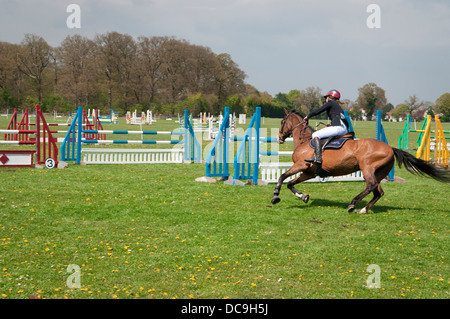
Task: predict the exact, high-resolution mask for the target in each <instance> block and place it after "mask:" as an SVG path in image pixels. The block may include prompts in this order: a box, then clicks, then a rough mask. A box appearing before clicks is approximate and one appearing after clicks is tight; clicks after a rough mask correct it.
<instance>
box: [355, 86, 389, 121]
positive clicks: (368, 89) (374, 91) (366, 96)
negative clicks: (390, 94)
mask: <svg viewBox="0 0 450 319" xmlns="http://www.w3.org/2000/svg"><path fill="white" fill-rule="evenodd" d="M358 92H359V95H358V98H357V100H356V102H357V103H358V105H359V107H360V108H363V109H364V110H366V114H367V118H368V119H371V118H372V116H373V114H374V113H375V112H376V111H377V110H381V109H382V108H383V106H385V105H386V103H387V100H386V95H385V91H384V90H383V89H382V88H380V87H379V86H377V85H376V84H375V83H367V84H365V85H364V86H363V87H361V88H359V89H358Z"/></svg>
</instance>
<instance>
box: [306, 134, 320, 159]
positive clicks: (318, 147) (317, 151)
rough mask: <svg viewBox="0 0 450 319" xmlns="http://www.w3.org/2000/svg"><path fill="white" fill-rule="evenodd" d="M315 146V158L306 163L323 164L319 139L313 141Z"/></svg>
mask: <svg viewBox="0 0 450 319" xmlns="http://www.w3.org/2000/svg"><path fill="white" fill-rule="evenodd" d="M313 145H314V156H313V157H311V158H307V159H305V162H308V163H312V162H314V163H317V164H322V147H321V145H320V140H319V138H318V137H315V138H314V139H313Z"/></svg>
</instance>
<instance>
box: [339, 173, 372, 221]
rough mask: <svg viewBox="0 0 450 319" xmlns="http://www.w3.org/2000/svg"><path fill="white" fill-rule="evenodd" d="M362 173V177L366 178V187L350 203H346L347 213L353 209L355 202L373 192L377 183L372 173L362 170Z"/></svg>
mask: <svg viewBox="0 0 450 319" xmlns="http://www.w3.org/2000/svg"><path fill="white" fill-rule="evenodd" d="M363 174H364V178H365V179H366V188H365V189H364V190H363V191H362V192H361V193H360V194H358V195H357V196H356V197H355V198H353V199H352V201H351V203H350V205H348V207H347V211H348V212H349V213H351V212H352V211H353V210H354V209H355V206H356V204H358V203H359V202H360V201H361V200H362V199H363V198H364V197H366V196H367V195H368V194H369V193H371V192H373V191H374V190H375V189H376V188H377V187H378V185H379V183H378V182H377V179H376V177H375V175H374V174H368V173H367V172H363Z"/></svg>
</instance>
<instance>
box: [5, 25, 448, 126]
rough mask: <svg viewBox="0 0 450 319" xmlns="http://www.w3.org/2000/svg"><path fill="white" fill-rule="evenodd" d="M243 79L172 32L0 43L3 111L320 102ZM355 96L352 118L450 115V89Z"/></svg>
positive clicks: (218, 57) (250, 108) (369, 87)
mask: <svg viewBox="0 0 450 319" xmlns="http://www.w3.org/2000/svg"><path fill="white" fill-rule="evenodd" d="M246 77H247V75H246V74H245V72H244V71H243V70H241V69H240V68H239V66H238V65H237V64H236V63H235V62H234V61H233V60H232V58H231V56H230V55H229V54H227V53H220V54H216V53H214V52H212V51H211V49H210V48H208V47H205V46H200V45H194V44H191V43H189V42H188V41H186V40H182V39H176V38H174V37H167V36H153V37H146V36H140V37H138V38H136V39H135V38H133V37H131V36H130V35H127V34H122V33H118V32H108V33H105V34H99V35H97V36H95V38H94V39H89V38H86V37H83V36H80V35H73V36H68V37H66V38H65V39H64V40H63V41H62V43H61V44H60V45H59V46H58V47H52V46H50V45H49V44H48V43H47V41H46V40H45V39H44V38H43V37H40V36H38V35H35V34H25V36H24V39H23V40H22V42H21V43H20V44H12V43H8V42H0V90H1V92H0V93H1V96H0V109H2V110H5V109H6V108H10V109H11V108H14V107H17V108H19V109H20V108H25V107H28V108H30V107H33V106H34V105H35V104H37V103H39V104H41V107H42V109H43V110H44V111H46V112H49V111H57V112H63V113H70V112H71V111H73V110H75V109H76V107H77V106H80V105H81V106H84V107H86V108H96V109H100V110H103V111H109V109H113V110H115V111H116V112H119V113H120V114H124V113H125V112H127V111H133V110H138V111H141V110H142V111H145V110H147V109H150V110H152V111H153V112H154V113H155V114H165V115H176V114H177V113H182V112H183V110H185V109H187V110H189V111H190V112H192V113H193V114H196V115H197V114H198V113H199V112H210V113H211V114H214V115H217V114H219V112H220V111H222V110H223V107H224V106H229V107H230V108H231V110H232V112H235V113H236V114H238V113H247V114H249V115H250V114H252V113H253V112H254V108H255V107H256V106H261V107H262V113H263V116H268V117H282V116H283V115H284V111H283V108H287V109H296V110H298V111H300V112H301V113H302V114H307V113H309V112H310V111H311V110H312V109H314V108H317V107H319V106H320V105H321V103H323V97H322V95H323V92H322V90H321V89H320V88H319V87H314V86H311V87H308V88H306V89H304V90H291V91H290V92H288V93H281V92H280V93H278V94H276V95H275V96H274V97H272V96H271V95H270V94H269V93H267V92H260V91H258V90H257V89H256V88H255V87H254V86H252V85H251V84H248V83H246V82H245V79H246ZM358 93H359V95H358V98H357V100H356V101H350V100H348V99H344V100H343V103H344V104H343V107H344V108H345V109H347V110H349V112H350V114H351V116H352V118H356V119H361V118H362V117H367V118H368V119H371V117H372V115H373V114H374V113H375V111H376V110H379V109H380V110H382V111H383V113H384V114H387V113H388V112H390V114H393V115H394V116H397V117H404V116H405V114H406V113H409V114H411V115H413V116H414V117H417V118H418V119H419V118H420V117H423V115H424V113H425V112H430V111H431V112H434V113H442V114H444V116H447V117H448V118H449V119H450V114H449V113H450V107H448V104H450V102H449V101H450V94H449V93H447V95H449V96H446V95H445V94H444V95H443V96H441V97H440V98H439V99H438V100H437V101H436V103H434V104H433V103H431V102H423V101H420V100H419V99H418V98H417V97H416V96H415V95H414V96H411V97H409V98H408V99H407V100H405V103H403V104H401V105H397V106H395V107H394V106H393V105H392V104H390V103H388V101H387V100H386V97H385V91H384V90H383V89H382V88H380V87H378V86H377V85H376V84H375V83H368V84H365V85H364V86H363V87H361V88H359V89H358ZM362 110H363V111H362Z"/></svg>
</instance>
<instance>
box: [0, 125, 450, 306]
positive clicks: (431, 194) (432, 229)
mask: <svg viewBox="0 0 450 319" xmlns="http://www.w3.org/2000/svg"><path fill="white" fill-rule="evenodd" d="M279 122H280V120H279V119H265V125H267V126H273V127H277V126H278V125H279ZM388 124H391V123H388ZM158 125H161V126H164V125H167V129H170V128H169V124H166V123H165V122H164V124H162V123H158ZM171 125H172V126H173V123H172V124H171ZM365 126H367V127H365ZM399 126H400V127H401V124H397V125H396V126H394V125H392V128H391V125H385V130H386V134H388V140H389V141H390V142H391V141H393V142H391V145H393V146H396V139H397V138H398V136H399V134H400V132H401V129H398V127H399ZM2 127H3V126H2ZM155 127H156V126H155ZM117 129H124V128H123V127H122V128H119V126H117ZM134 129H137V127H134ZM355 129H356V130H357V134H358V136H361V137H363V136H364V135H369V136H370V135H371V134H373V135H374V134H375V129H374V125H373V123H371V122H367V123H358V125H357V126H356V127H355ZM151 130H154V128H153V127H152V128H151ZM410 140H411V138H410ZM283 147H287V146H285V145H283ZM280 149H281V147H280ZM204 174H205V166H204V165H203V164H191V165H183V164H173V165H172V164H171V165H160V164H153V165H151V164H150V165H88V166H78V165H72V164H69V167H68V168H66V169H64V170H59V169H53V170H47V169H8V168H6V169H5V168H4V169H2V170H0V180H1V188H0V299H13V298H29V296H39V297H40V298H48V299H62V298H69V299H73V298H81V299H88V298H104V299H116V298H117V299H126V298H133V299H135V298H164V299H166V298H167V299H169V298H188V299H189V298H288V299H297V298H345V299H348V298H356V299H358V298H388V299H402V298H422V299H423V298H442V299H444V298H445V299H446V298H448V291H449V284H450V278H449V269H448V258H449V255H448V251H449V236H448V235H449V227H448V215H449V208H448V207H449V200H448V185H444V184H441V183H438V182H435V181H433V180H431V179H429V178H421V177H417V176H414V175H412V174H409V173H408V172H406V171H405V170H404V169H398V168H397V167H396V171H395V175H396V176H400V177H402V178H404V179H406V183H405V184H400V183H385V184H383V189H384V191H385V196H384V197H383V198H382V199H380V200H379V201H378V203H377V204H376V205H375V206H374V208H373V211H372V212H371V213H369V214H367V215H356V214H348V213H347V212H346V207H347V205H348V204H349V202H350V201H351V199H352V198H353V197H354V196H356V195H357V194H358V193H359V192H361V191H362V190H363V188H364V183H363V182H347V183H304V184H299V185H298V188H299V190H301V191H302V192H305V193H307V194H309V195H310V196H311V199H310V202H309V203H308V204H304V203H303V202H302V201H300V200H298V199H297V198H295V196H293V194H292V193H291V192H289V191H288V190H287V189H286V187H283V188H282V192H281V194H280V197H281V199H282V201H281V202H280V203H279V204H278V205H272V204H271V203H270V198H271V196H272V192H273V186H274V185H269V186H245V187H240V186H228V185H224V184H223V183H221V182H219V183H217V184H208V183H200V182H195V181H194V179H195V178H196V177H199V176H203V175H204ZM370 197H371V196H368V197H367V198H366V199H365V200H363V202H362V203H361V204H360V206H361V207H362V206H363V205H364V204H366V203H367V202H368V201H369V200H370ZM358 207H359V206H358ZM71 264H75V265H78V266H79V267H80V269H81V275H80V279H81V288H69V287H68V286H67V284H66V280H67V279H68V278H69V276H70V275H71V273H68V272H67V267H68V266H69V265H71ZM371 264H376V265H378V266H379V267H380V270H381V274H380V276H381V288H372V289H369V288H367V287H365V286H366V280H367V278H368V276H369V275H370V273H368V272H367V267H368V266H369V265H371Z"/></svg>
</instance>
